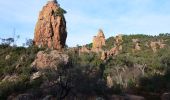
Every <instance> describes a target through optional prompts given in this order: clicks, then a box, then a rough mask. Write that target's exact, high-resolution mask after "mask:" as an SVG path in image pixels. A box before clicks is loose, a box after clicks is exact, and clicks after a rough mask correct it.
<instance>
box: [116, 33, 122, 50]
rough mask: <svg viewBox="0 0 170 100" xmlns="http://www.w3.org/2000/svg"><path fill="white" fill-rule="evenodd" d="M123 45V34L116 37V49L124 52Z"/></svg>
mask: <svg viewBox="0 0 170 100" xmlns="http://www.w3.org/2000/svg"><path fill="white" fill-rule="evenodd" d="M122 43H123V37H122V35H121V34H119V35H117V36H116V37H115V43H114V47H116V48H117V49H118V51H121V50H122Z"/></svg>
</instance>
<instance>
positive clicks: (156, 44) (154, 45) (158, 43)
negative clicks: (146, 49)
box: [150, 40, 166, 52]
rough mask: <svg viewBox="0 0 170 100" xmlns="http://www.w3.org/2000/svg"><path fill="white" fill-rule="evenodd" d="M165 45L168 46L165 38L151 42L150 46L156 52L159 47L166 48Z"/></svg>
mask: <svg viewBox="0 0 170 100" xmlns="http://www.w3.org/2000/svg"><path fill="white" fill-rule="evenodd" d="M165 46H166V44H164V43H163V40H159V41H156V42H153V41H151V42H150V47H151V49H152V51H153V52H156V51H157V49H162V48H165Z"/></svg>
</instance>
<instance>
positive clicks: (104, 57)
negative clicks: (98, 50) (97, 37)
mask: <svg viewBox="0 0 170 100" xmlns="http://www.w3.org/2000/svg"><path fill="white" fill-rule="evenodd" d="M106 59H107V52H104V51H103V52H102V55H101V60H106Z"/></svg>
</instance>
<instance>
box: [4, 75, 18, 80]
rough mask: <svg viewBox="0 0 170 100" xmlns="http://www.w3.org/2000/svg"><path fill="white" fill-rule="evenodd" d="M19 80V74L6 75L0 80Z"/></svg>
mask: <svg viewBox="0 0 170 100" xmlns="http://www.w3.org/2000/svg"><path fill="white" fill-rule="evenodd" d="M17 80H19V76H17V75H7V76H5V77H4V78H3V79H2V81H1V82H5V81H9V82H15V81H17Z"/></svg>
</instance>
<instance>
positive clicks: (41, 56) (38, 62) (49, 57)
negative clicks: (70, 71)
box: [31, 50, 69, 70]
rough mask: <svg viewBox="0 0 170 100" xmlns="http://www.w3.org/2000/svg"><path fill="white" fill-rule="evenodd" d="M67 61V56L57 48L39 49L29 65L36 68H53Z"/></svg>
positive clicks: (65, 63)
mask: <svg viewBox="0 0 170 100" xmlns="http://www.w3.org/2000/svg"><path fill="white" fill-rule="evenodd" d="M68 63H69V56H68V55H67V54H64V53H62V52H59V51H57V50H52V51H48V52H47V51H39V52H38V53H37V57H36V59H35V60H34V62H33V63H32V64H31V67H34V68H36V69H38V70H39V69H55V70H57V68H58V67H59V66H61V65H62V66H64V65H67V64H68Z"/></svg>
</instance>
